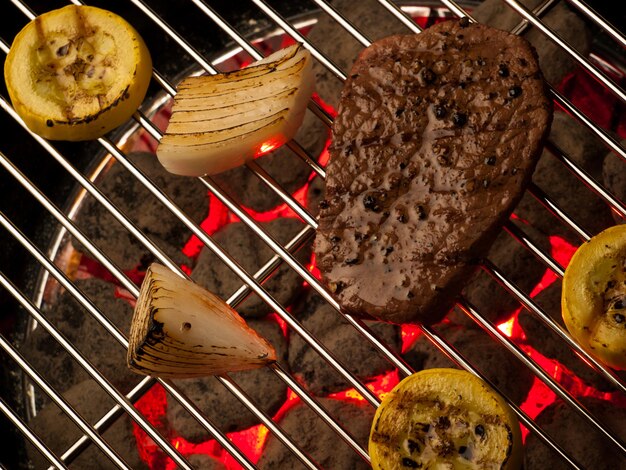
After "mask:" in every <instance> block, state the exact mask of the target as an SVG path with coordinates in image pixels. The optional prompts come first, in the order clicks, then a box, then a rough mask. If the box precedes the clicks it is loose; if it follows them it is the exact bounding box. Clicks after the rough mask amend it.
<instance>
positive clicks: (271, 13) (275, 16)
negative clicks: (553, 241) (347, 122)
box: [253, 0, 626, 451]
mask: <svg viewBox="0 0 626 470" xmlns="http://www.w3.org/2000/svg"><path fill="white" fill-rule="evenodd" d="M253 1H254V2H255V3H256V4H259V2H258V1H255V0H253ZM444 3H446V4H447V2H445V1H444ZM507 3H508V2H507ZM259 6H260V5H259ZM260 8H261V9H262V10H263V11H264V12H265V13H266V14H268V16H270V17H271V18H272V19H273V20H274V21H276V22H277V23H278V24H279V25H280V26H281V27H283V28H284V29H286V28H285V27H284V25H283V23H285V20H284V19H282V18H281V17H280V15H278V14H277V13H276V12H275V11H272V10H271V8H269V7H265V8H264V7H262V6H260ZM461 11H462V10H460V9H459V10H458V12H459V13H460V12H461ZM326 12H327V13H329V14H331V15H333V16H334V15H335V14H337V12H336V11H333V10H329V9H328V10H326ZM335 19H336V18H335ZM339 24H342V23H341V22H339ZM411 29H419V27H415V26H412V27H411ZM286 31H287V32H288V33H289V34H291V31H289V30H287V29H286ZM348 32H350V31H348ZM294 39H296V40H300V39H301V38H300V37H297V36H294ZM355 39H357V40H358V38H355ZM305 45H308V44H305ZM313 49H314V48H313V47H310V50H311V52H312V53H313ZM329 70H330V69H329ZM331 71H333V72H334V70H331ZM344 75H345V73H344ZM566 158H567V157H564V159H566ZM567 160H568V163H569V164H571V165H572V166H573V167H576V168H577V169H579V168H578V167H577V166H576V165H575V164H573V162H571V160H569V159H567ZM579 170H580V169H579ZM580 171H581V172H582V170H580ZM585 176H586V178H584V179H588V180H591V181H593V180H592V178H591V177H590V176H589V175H585ZM593 183H595V181H594V182H593ZM595 185H596V186H598V187H599V185H597V183H595ZM598 189H599V190H600V191H599V192H601V193H602V192H604V191H603V190H602V189H601V188H600V187H599V188H598ZM607 200H609V202H611V201H610V198H607ZM618 205H619V202H618ZM487 270H488V271H491V272H493V271H492V270H489V269H488V268H487ZM518 293H519V294H521V292H518ZM464 310H466V309H464ZM470 316H471V315H470ZM542 320H544V321H546V323H548V324H549V326H551V327H552V328H554V329H555V330H557V331H558V332H559V333H560V335H565V336H567V334H566V333H564V332H563V331H562V330H561V329H560V328H559V327H558V325H556V324H555V323H554V322H553V321H552V320H551V319H549V318H548V317H547V316H544V318H542ZM496 338H500V336H498V335H496ZM502 338H504V337H503V336H502ZM568 339H569V338H568ZM505 345H506V344H505ZM568 345H569V346H570V347H572V346H573V345H574V347H575V349H577V350H580V351H582V349H581V348H580V347H579V346H578V345H577V344H576V343H574V342H573V341H572V340H571V339H569V341H568ZM521 354H522V355H523V353H521ZM586 356H588V354H586ZM524 362H525V364H526V365H528V363H526V361H524ZM594 366H598V367H597V370H602V369H604V368H603V367H602V366H601V365H600V364H599V363H597V361H595V363H594ZM533 372H536V371H535V370H534V369H533ZM602 372H603V375H606V376H608V378H609V379H610V380H611V381H612V382H613V383H616V384H617V385H618V386H619V387H620V388H621V389H622V390H624V386H623V385H622V384H621V383H620V381H619V380H618V379H617V378H616V376H614V375H613V374H612V373H610V372H609V371H608V370H607V369H604V370H602ZM539 376H540V378H541V379H542V380H543V379H544V378H547V377H548V376H547V374H545V373H544V372H543V371H541V375H539ZM553 385H555V386H556V387H557V388H560V391H561V392H564V393H565V394H567V392H566V391H565V390H564V389H562V387H560V386H559V385H558V384H557V383H556V382H553ZM570 397H571V395H570ZM576 410H577V411H578V412H579V413H581V414H582V415H583V416H584V417H585V418H587V419H589V420H590V421H591V422H592V424H593V425H594V426H596V427H597V428H598V429H599V430H601V431H603V433H604V434H605V436H607V437H609V439H611V440H612V441H613V443H614V444H616V445H617V446H618V447H619V448H620V450H622V451H625V450H626V448H624V446H623V444H622V443H621V442H620V441H619V440H617V439H616V438H614V436H610V435H608V433H607V431H606V430H604V429H603V428H602V426H601V425H600V424H599V423H598V421H597V420H596V419H594V418H593V417H592V416H590V415H588V414H586V413H585V412H584V410H582V408H580V407H576Z"/></svg>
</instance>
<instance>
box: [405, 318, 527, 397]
mask: <svg viewBox="0 0 626 470" xmlns="http://www.w3.org/2000/svg"><path fill="white" fill-rule="evenodd" d="M437 332H438V333H439V334H440V335H441V336H442V337H443V338H445V339H446V341H447V342H448V343H449V344H451V345H452V346H454V347H455V348H456V349H457V350H458V351H459V352H460V353H461V354H462V355H463V356H464V357H465V358H466V359H467V360H468V361H469V362H470V363H471V364H472V365H474V366H475V367H476V368H477V369H478V370H479V371H481V372H482V373H484V374H485V376H486V377H487V378H488V379H489V380H491V381H492V382H493V384H494V385H495V386H496V388H498V390H499V391H500V392H502V393H503V394H504V395H505V396H507V397H508V398H510V399H511V400H513V402H515V403H516V404H518V405H519V404H521V403H522V402H523V401H524V399H525V398H526V396H527V395H528V392H529V391H530V389H531V387H532V384H533V378H534V376H533V374H532V372H531V371H530V370H529V369H528V368H527V367H526V366H524V364H523V363H521V362H520V361H518V360H517V359H516V358H515V357H514V356H513V355H512V354H509V353H508V352H507V351H506V349H505V347H504V346H502V345H500V343H499V342H497V340H495V339H493V338H491V337H490V336H489V335H488V334H487V333H486V332H484V331H482V330H479V329H474V328H465V327H460V326H451V325H442V326H440V327H438V328H437ZM404 357H405V359H406V360H407V362H408V363H409V364H410V365H411V366H412V367H414V368H415V369H416V370H417V369H433V368H438V367H456V368H457V369H458V368H459V367H458V366H456V365H455V364H454V363H453V362H452V361H451V360H449V359H448V358H447V357H446V356H445V355H444V354H443V353H442V352H441V351H440V350H439V349H437V347H436V346H434V345H433V344H432V342H431V341H430V340H429V339H428V338H426V337H425V336H421V337H420V338H418V340H417V341H416V342H415V344H414V345H413V346H412V347H411V348H410V349H409V350H408V351H407V352H406V353H405V355H404Z"/></svg>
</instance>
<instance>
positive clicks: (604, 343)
mask: <svg viewBox="0 0 626 470" xmlns="http://www.w3.org/2000/svg"><path fill="white" fill-rule="evenodd" d="M561 307H562V308H561V310H562V314H563V320H564V321H565V326H566V327H567V329H568V330H569V332H570V334H571V335H572V336H573V337H574V339H576V341H577V342H578V344H580V346H581V347H582V348H583V349H585V350H586V351H587V352H588V353H589V354H591V355H592V356H594V357H596V358H597V359H598V360H600V361H601V362H604V363H605V364H607V365H609V366H611V367H614V368H616V369H620V370H626V225H618V226H615V227H611V228H608V229H606V230H604V231H603V232H601V233H600V234H599V235H596V236H595V237H593V238H592V239H591V240H589V241H588V242H587V243H585V244H583V245H582V246H580V248H578V250H577V251H576V253H574V256H573V257H572V259H571V261H570V263H569V265H568V266H567V269H566V270H565V276H564V277H563V292H562V298H561Z"/></svg>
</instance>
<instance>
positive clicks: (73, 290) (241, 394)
mask: <svg viewBox="0 0 626 470" xmlns="http://www.w3.org/2000/svg"><path fill="white" fill-rule="evenodd" d="M0 161H1V160H0ZM66 223H67V224H68V226H70V227H72V224H71V222H69V221H67V220H66ZM72 228H73V231H75V227H72ZM85 240H86V239H85ZM86 241H87V243H88V244H90V242H89V241H88V240H86ZM96 251H98V250H96ZM115 270H116V271H118V273H120V274H121V276H123V277H125V275H123V273H121V271H119V269H117V268H115ZM176 272H178V273H179V274H181V275H184V273H182V271H181V270H180V268H178V267H176ZM57 274H58V275H59V276H61V273H60V272H57ZM59 280H60V281H61V279H59ZM61 282H62V281H61ZM62 284H64V287H66V288H67V289H68V290H69V291H70V292H71V293H72V294H73V295H74V296H75V297H77V298H81V297H82V294H80V293H79V291H78V290H77V289H76V288H75V287H74V286H73V285H72V284H71V282H69V280H67V279H66V282H65V283H63V282H62ZM130 291H131V293H133V295H135V296H137V295H138V289H137V288H136V287H135V286H134V285H132V288H131V289H130ZM85 300H86V301H87V302H89V301H88V299H85ZM86 308H88V309H89V310H90V313H92V315H94V316H100V317H101V316H102V314H101V313H100V312H98V311H97V309H95V307H93V305H90V307H86ZM104 319H106V317H104ZM99 320H100V318H99ZM102 322H103V324H104V325H105V328H107V329H108V330H109V332H110V333H111V334H114V336H115V337H116V339H118V341H120V342H121V343H122V345H123V346H124V347H128V343H127V341H126V339H125V338H124V337H123V335H122V334H121V333H120V332H119V330H117V329H115V327H114V326H112V325H111V324H110V323H107V322H106V321H104V320H103V321H102ZM111 328H112V329H111ZM218 380H220V381H222V383H223V384H224V385H225V386H226V387H227V388H228V389H229V390H230V391H231V392H234V394H235V395H236V396H237V397H238V398H241V399H242V401H243V402H244V404H246V406H248V407H250V406H251V403H252V402H251V401H250V400H249V399H248V398H247V396H246V395H245V393H244V392H243V391H242V390H241V389H239V388H238V387H236V385H235V384H234V383H233V382H232V380H230V379H229V378H227V377H226V378H218ZM250 410H251V411H252V412H253V413H254V414H255V415H257V416H259V417H260V416H262V418H260V419H261V421H263V422H264V424H266V425H267V426H268V427H269V428H270V429H271V430H272V431H273V432H274V433H275V434H276V435H277V436H278V437H279V438H281V440H283V442H284V443H285V444H286V445H287V446H288V447H289V448H290V449H291V450H292V451H293V452H294V453H296V455H298V457H299V458H300V459H301V460H302V461H303V463H305V465H307V466H308V467H309V468H316V466H315V465H314V464H313V463H312V462H311V461H310V459H308V458H307V457H306V456H305V455H304V454H303V453H301V452H300V451H299V449H298V448H297V447H296V446H295V444H293V442H291V440H289V439H288V438H287V437H286V436H285V435H284V433H283V432H282V431H281V430H280V428H278V427H277V426H276V425H274V424H273V422H272V421H271V418H269V417H267V416H265V415H264V414H263V413H262V412H261V411H260V410H259V409H258V408H257V407H255V406H252V407H251V408H250ZM329 419H330V418H329ZM344 437H345V438H347V440H348V441H352V442H353V439H351V438H350V437H349V435H347V434H346V435H345V436H344Z"/></svg>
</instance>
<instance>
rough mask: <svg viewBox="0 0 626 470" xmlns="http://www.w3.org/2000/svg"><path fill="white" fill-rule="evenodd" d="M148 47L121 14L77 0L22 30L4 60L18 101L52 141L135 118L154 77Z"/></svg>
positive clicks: (30, 122)
mask: <svg viewBox="0 0 626 470" xmlns="http://www.w3.org/2000/svg"><path fill="white" fill-rule="evenodd" d="M151 73H152V61H151V58H150V53H149V52H148V48H147V47H146V45H145V44H144V42H143V40H142V39H141V37H140V36H139V33H137V31H135V29H133V27H132V26H131V25H129V24H128V23H127V22H126V21H125V20H124V19H122V18H121V17H119V16H117V15H115V14H113V13H111V12H109V11H106V10H101V9H99V8H94V7H88V6H76V5H69V6H66V7H64V8H61V9H58V10H53V11H50V12H48V13H45V14H43V15H41V16H38V17H37V18H35V19H34V20H33V21H31V22H30V23H28V24H27V25H26V26H25V27H24V28H23V29H22V30H21V31H20V32H19V33H18V35H17V36H16V37H15V40H14V41H13V44H12V45H11V50H10V51H9V54H8V56H7V60H6V62H5V65H4V78H5V81H6V84H7V89H8V91H9V96H10V97H11V102H12V103H13V107H14V108H15V110H16V111H17V113H18V114H19V115H20V117H21V118H22V119H23V120H24V122H25V123H26V125H27V126H28V128H29V129H30V130H32V131H33V132H35V133H36V134H39V135H41V136H42V137H45V138H46V139H51V140H72V141H76V140H89V139H95V138H97V137H100V136H102V135H104V134H105V133H107V132H108V131H110V130H112V129H114V128H115V127H117V126H119V125H120V124H123V123H124V122H125V121H127V120H128V119H129V118H130V117H131V115H132V114H133V112H134V111H135V110H136V109H137V107H138V106H139V105H140V104H141V102H142V101H143V98H144V96H145V94H146V90H147V89H148V85H149V83H150V76H151Z"/></svg>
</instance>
